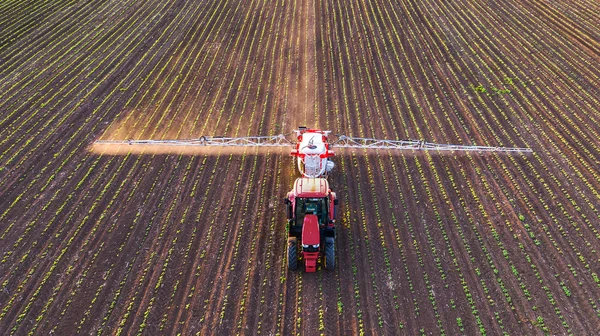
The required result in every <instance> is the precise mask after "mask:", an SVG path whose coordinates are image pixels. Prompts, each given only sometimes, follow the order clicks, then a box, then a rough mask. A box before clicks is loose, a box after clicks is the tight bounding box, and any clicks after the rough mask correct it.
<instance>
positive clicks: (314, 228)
mask: <svg viewBox="0 0 600 336" xmlns="http://www.w3.org/2000/svg"><path fill="white" fill-rule="evenodd" d="M320 242H321V237H320V235H319V220H318V218H317V216H316V215H306V216H305V217H304V225H303V226H302V245H303V246H304V245H311V246H312V247H313V248H314V246H319V243H320ZM302 257H304V269H305V271H306V272H316V271H317V259H319V250H318V247H317V251H316V252H304V251H303V252H302Z"/></svg>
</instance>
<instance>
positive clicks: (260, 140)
mask: <svg viewBox="0 0 600 336" xmlns="http://www.w3.org/2000/svg"><path fill="white" fill-rule="evenodd" d="M95 144H98V145H165V146H232V147H234V146H235V147H289V146H293V145H294V142H292V141H290V140H289V139H287V138H286V137H285V135H283V134H279V135H274V136H248V137H233V138H228V137H209V136H202V137H200V138H198V139H187V140H185V139H184V140H98V141H96V142H95ZM330 145H331V147H332V148H359V149H360V148H364V149H397V150H430V151H476V152H529V153H531V152H533V151H532V150H531V148H517V147H489V146H465V145H452V144H438V143H432V142H425V141H424V140H381V139H373V138H354V137H349V136H346V135H337V139H336V140H335V141H333V142H331V143H330Z"/></svg>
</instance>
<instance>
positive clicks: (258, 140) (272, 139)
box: [95, 134, 293, 147]
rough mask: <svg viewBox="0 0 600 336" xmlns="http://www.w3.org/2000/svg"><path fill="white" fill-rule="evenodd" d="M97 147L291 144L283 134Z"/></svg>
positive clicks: (113, 142)
mask: <svg viewBox="0 0 600 336" xmlns="http://www.w3.org/2000/svg"><path fill="white" fill-rule="evenodd" d="M95 143H96V144H98V145H172V146H236V147H259V146H267V147H289V146H291V145H293V143H292V142H291V141H290V140H288V139H287V138H286V137H285V136H284V135H283V134H279V135H274V136H249V137H235V138H226V137H209V136H202V137H200V138H198V139H184V140H98V141H96V142H95Z"/></svg>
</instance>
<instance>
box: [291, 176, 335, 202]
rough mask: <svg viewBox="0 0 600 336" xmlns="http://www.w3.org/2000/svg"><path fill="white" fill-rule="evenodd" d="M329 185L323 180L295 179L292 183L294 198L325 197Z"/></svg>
mask: <svg viewBox="0 0 600 336" xmlns="http://www.w3.org/2000/svg"><path fill="white" fill-rule="evenodd" d="M328 192H329V183H328V182H327V180H326V179H324V178H308V177H301V178H297V179H296V182H295V183H294V194H295V195H296V197H327V194H328Z"/></svg>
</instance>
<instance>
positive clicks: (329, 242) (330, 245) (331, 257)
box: [325, 237, 335, 270]
mask: <svg viewBox="0 0 600 336" xmlns="http://www.w3.org/2000/svg"><path fill="white" fill-rule="evenodd" d="M325 268H326V269H328V270H333V269H334V268H335V245H334V239H333V237H327V238H325Z"/></svg>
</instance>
